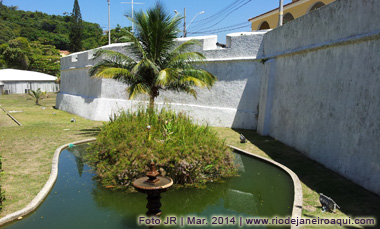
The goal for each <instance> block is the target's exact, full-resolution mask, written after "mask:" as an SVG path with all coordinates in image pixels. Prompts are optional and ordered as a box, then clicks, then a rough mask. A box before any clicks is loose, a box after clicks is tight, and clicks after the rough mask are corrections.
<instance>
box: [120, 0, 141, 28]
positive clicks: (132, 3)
mask: <svg viewBox="0 0 380 229" xmlns="http://www.w3.org/2000/svg"><path fill="white" fill-rule="evenodd" d="M120 3H121V4H131V5H132V33H134V32H135V30H134V26H133V14H134V13H133V5H134V4H144V3H141V2H133V0H132V1H131V2H120Z"/></svg>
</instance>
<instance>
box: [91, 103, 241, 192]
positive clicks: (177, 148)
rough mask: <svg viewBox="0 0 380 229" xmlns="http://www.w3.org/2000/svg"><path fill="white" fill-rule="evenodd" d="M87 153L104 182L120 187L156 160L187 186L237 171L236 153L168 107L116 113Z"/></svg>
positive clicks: (213, 135) (106, 184) (177, 182)
mask: <svg viewBox="0 0 380 229" xmlns="http://www.w3.org/2000/svg"><path fill="white" fill-rule="evenodd" d="M149 127H150V128H149ZM88 151H89V152H90V153H89V154H88V155H87V157H86V159H87V160H88V161H89V164H90V165H92V166H93V167H94V169H95V171H96V173H97V177H98V178H99V180H100V181H101V182H102V184H103V185H104V186H112V187H116V188H127V187H129V186H130V184H131V182H132V181H133V180H134V179H135V178H138V177H141V176H145V173H146V171H147V169H148V163H150V162H151V161H152V160H153V161H155V162H156V165H157V167H158V168H160V170H161V173H162V174H163V175H165V174H166V176H169V177H171V178H172V179H173V181H174V183H175V184H181V185H186V186H199V185H201V184H204V183H206V182H207V181H210V180H218V179H220V178H221V177H227V176H231V175H235V174H236V168H235V166H234V163H233V161H234V158H233V155H232V152H231V151H230V149H229V148H228V147H227V146H226V145H225V143H224V141H222V140H220V139H219V138H218V137H217V136H216V133H215V132H213V131H212V130H211V129H210V128H209V127H208V126H199V125H195V124H193V123H192V121H191V120H190V118H189V117H188V116H187V115H185V114H183V113H179V114H178V115H177V114H176V113H175V112H174V111H171V110H167V109H162V110H161V111H158V110H148V109H143V108H139V109H138V110H137V111H135V112H131V111H127V112H122V113H121V114H120V115H119V116H114V117H113V118H111V119H110V122H109V123H107V124H105V125H104V126H103V127H102V130H101V132H100V134H99V135H98V137H97V139H96V142H95V143H94V144H92V145H91V146H90V147H89V149H88Z"/></svg>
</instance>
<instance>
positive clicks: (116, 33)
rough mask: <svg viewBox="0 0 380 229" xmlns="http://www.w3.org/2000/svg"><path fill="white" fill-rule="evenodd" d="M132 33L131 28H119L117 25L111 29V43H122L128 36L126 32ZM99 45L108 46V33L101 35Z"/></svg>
mask: <svg viewBox="0 0 380 229" xmlns="http://www.w3.org/2000/svg"><path fill="white" fill-rule="evenodd" d="M131 31H132V27H131V26H129V27H123V28H122V27H121V26H120V25H119V24H117V26H116V28H114V29H111V43H122V42H125V39H124V38H125V36H127V35H128V32H131ZM100 44H101V45H108V32H107V34H105V35H103V36H102V38H101V40H100Z"/></svg>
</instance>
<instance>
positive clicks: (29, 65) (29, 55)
mask: <svg viewBox="0 0 380 229" xmlns="http://www.w3.org/2000/svg"><path fill="white" fill-rule="evenodd" d="M59 60H60V54H59V51H58V50H57V49H55V47H54V46H53V45H44V44H41V43H39V42H37V41H33V42H29V41H28V40H27V39H26V38H24V37H18V38H16V39H13V40H10V41H9V42H8V43H5V44H3V45H0V65H1V67H2V68H6V67H7V68H16V69H23V70H33V71H38V72H43V73H46V74H50V75H55V76H59V73H60V63H59Z"/></svg>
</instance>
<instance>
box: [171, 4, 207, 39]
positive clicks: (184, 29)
mask: <svg viewBox="0 0 380 229" xmlns="http://www.w3.org/2000/svg"><path fill="white" fill-rule="evenodd" d="M174 13H175V14H178V11H177V10H174ZM203 13H204V11H201V12H199V13H197V14H196V15H195V16H194V17H193V19H191V21H190V23H189V24H188V25H187V26H186V8H184V9H183V37H186V36H187V28H189V26H190V24H191V22H193V21H194V19H195V18H196V17H197V16H198V15H199V14H203Z"/></svg>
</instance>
